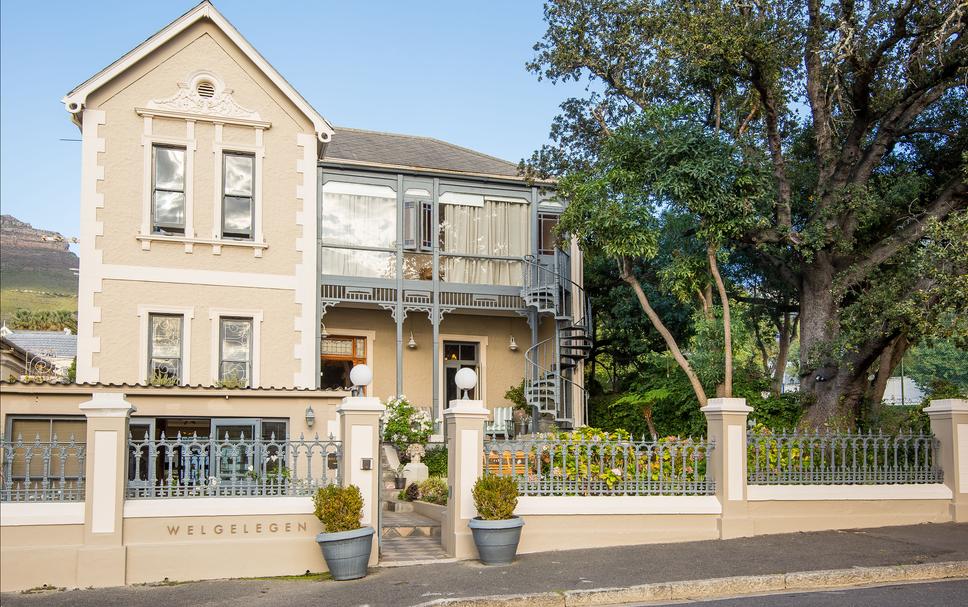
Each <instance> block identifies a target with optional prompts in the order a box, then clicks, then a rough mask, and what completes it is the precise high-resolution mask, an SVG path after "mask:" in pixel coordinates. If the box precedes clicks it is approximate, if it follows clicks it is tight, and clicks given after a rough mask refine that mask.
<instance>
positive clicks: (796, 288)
mask: <svg viewBox="0 0 968 607" xmlns="http://www.w3.org/2000/svg"><path fill="white" fill-rule="evenodd" d="M966 13H968V8H966V5H965V3H964V2H963V1H962V0H932V1H930V2H914V1H911V0H893V1H892V0H863V1H858V2H824V1H821V0H776V1H773V2H759V3H755V2H732V1H726V0H721V1H716V2H702V3H687V4H683V3H675V2H661V1H659V0H624V1H620V2H615V1H611V0H557V1H552V2H548V3H547V4H546V5H545V19H546V22H547V25H548V28H547V32H546V34H545V36H544V38H543V39H542V40H540V41H539V42H538V43H537V44H536V46H535V51H536V55H535V57H534V59H533V61H532V62H531V63H530V64H529V67H530V69H532V71H534V72H535V73H536V74H538V76H539V77H541V78H547V79H550V80H551V81H553V82H558V81H568V80H587V81H589V84H590V85H589V87H588V90H590V91H591V92H590V94H589V96H588V97H586V98H583V99H570V100H568V101H566V102H565V103H563V104H562V111H561V113H560V115H559V116H558V117H557V118H556V119H555V120H554V122H553V123H552V125H551V137H552V144H551V145H548V146H546V147H544V148H543V149H541V150H539V151H538V152H536V153H535V155H534V156H533V157H532V159H531V161H530V162H529V163H528V165H529V166H528V167H527V168H528V169H529V170H530V171H532V172H533V173H537V174H554V175H565V174H574V173H581V172H586V171H590V170H591V171H595V170H596V169H595V168H593V167H596V166H598V167H601V166H602V159H603V158H604V159H605V161H606V162H605V164H606V165H612V166H614V167H616V168H617V167H620V166H621V165H622V163H618V162H615V161H614V160H615V158H614V157H615V150H614V149H610V148H614V144H612V143H610V142H611V141H612V140H613V139H614V137H613V135H611V133H614V132H617V131H618V130H619V128H620V127H621V125H623V124H626V123H628V122H629V121H631V120H634V119H635V118H636V117H637V116H640V115H642V114H648V113H649V112H650V111H653V109H654V108H655V107H656V106H660V107H661V106H668V105H670V104H672V103H681V102H685V103H690V104H691V105H692V106H693V107H701V108H703V111H702V112H701V113H696V114H694V115H693V116H692V117H691V119H692V121H693V122H694V126H699V125H701V126H703V127H706V128H710V129H713V130H714V131H715V132H717V133H718V135H719V137H720V138H721V140H724V141H722V143H724V144H725V143H727V142H728V143H730V144H732V146H733V147H734V149H735V150H738V152H739V153H740V154H741V155H742V156H743V157H744V158H745V159H747V160H749V164H751V165H755V164H756V163H757V162H758V159H759V158H760V157H761V156H762V151H763V150H765V156H766V161H767V164H768V167H769V172H770V186H771V187H770V196H769V197H768V198H765V199H761V200H756V201H754V203H753V204H751V205H750V206H749V207H747V208H745V210H738V209H737V207H735V206H732V205H724V206H719V207H718V208H716V207H715V205H716V204H717V202H716V198H715V197H712V196H711V197H709V198H708V201H707V202H708V205H709V206H706V207H690V210H691V211H692V212H693V213H696V214H698V215H699V219H700V220H701V221H702V222H704V224H705V226H707V227H708V226H713V225H716V218H717V217H719V218H723V217H724V216H725V218H726V219H728V220H730V222H731V223H732V224H733V225H732V228H735V229H730V233H729V234H728V237H729V239H730V240H729V241H728V242H730V243H731V244H733V245H735V248H737V249H740V250H742V251H745V252H746V253H748V254H749V259H751V260H752V261H753V262H754V263H755V264H756V267H757V271H758V272H759V274H761V275H764V276H765V275H769V276H771V277H772V278H774V279H775V280H776V282H778V283H779V284H780V285H782V289H783V292H784V297H781V298H777V299H775V300H774V301H777V302H779V304H780V305H795V306H796V307H797V308H798V313H797V318H798V323H799V332H798V336H799V345H800V347H799V361H798V364H799V369H800V380H801V382H800V383H801V390H802V392H803V393H804V394H805V395H806V396H807V397H808V405H809V410H808V412H807V422H808V423H810V424H812V425H820V424H822V423H824V421H826V420H827V419H828V418H830V417H832V416H836V415H840V414H843V413H844V412H845V411H846V412H847V413H849V414H852V415H855V416H856V415H857V413H858V411H859V410H860V408H861V407H862V405H863V403H864V402H865V401H867V400H870V396H871V392H872V390H873V391H876V389H874V386H872V383H871V380H870V379H868V378H869V376H870V375H874V376H875V380H876V378H881V379H883V369H885V368H889V367H890V366H891V362H892V359H893V358H895V357H896V356H897V353H898V352H900V353H901V354H903V351H904V350H905V349H906V348H907V347H909V344H912V343H917V342H918V341H919V340H921V339H923V338H924V337H925V336H930V335H934V334H936V333H939V332H940V333H945V332H949V331H951V330H953V329H957V326H955V327H952V323H953V321H952V320H951V319H958V318H964V317H965V316H966V314H965V312H966V309H965V308H966V303H965V302H968V297H966V295H968V292H966V291H965V289H966V287H965V285H964V284H963V282H959V281H956V280H952V279H951V278H952V277H956V276H964V275H965V273H966V272H965V266H966V262H965V259H966V258H965V257H962V258H961V259H957V258H955V257H946V256H945V255H944V252H943V251H941V252H940V253H941V257H938V256H937V254H938V253H939V250H938V249H937V248H936V247H935V246H934V243H935V242H936V239H937V238H938V237H940V238H941V239H942V240H946V241H947V242H948V243H954V242H956V241H957V239H958V238H960V239H961V241H968V231H966V230H965V224H964V222H959V221H957V217H958V216H959V215H963V214H964V209H965V208H966V206H968V182H966V176H968V170H966V165H968V162H966V161H968V156H966V154H965V153H964V150H966V149H968V128H966V121H968V99H966V97H968V95H966V92H965V86H964V82H965V77H966V74H968V49H966V43H965V30H966V26H965V24H966ZM640 149H641V148H640ZM657 151H658V152H659V153H660V154H661V153H662V150H661V149H659V150H657ZM650 161H651V160H646V162H650ZM600 177H605V175H604V174H602V175H600ZM611 177H614V180H608V179H598V180H597V181H599V185H592V186H591V188H592V189H593V190H594V189H598V190H599V193H600V194H601V195H599V196H598V198H599V199H600V200H603V201H604V200H605V199H610V200H608V201H607V202H604V203H603V205H602V206H603V208H602V210H601V212H600V213H599V214H598V217H597V219H601V220H602V221H601V223H600V224H599V226H598V228H596V230H597V231H598V232H599V233H600V234H604V232H603V230H614V233H615V234H616V236H619V235H621V238H615V239H613V241H614V242H616V243H618V242H622V241H625V244H623V245H621V246H620V247H619V246H618V245H616V247H615V249H614V250H612V251H611V254H612V256H613V257H616V258H621V257H626V258H627V257H629V256H630V253H633V255H647V256H648V255H654V249H655V246H656V242H657V239H656V238H655V235H656V233H657V231H658V230H657V229H656V228H657V226H656V225H655V222H657V221H658V219H657V215H656V214H655V213H654V211H655V206H654V205H650V204H649V200H650V199H649V196H650V195H652V194H653V193H654V192H653V191H649V192H646V193H642V194H641V196H642V198H641V202H643V203H645V204H642V205H641V208H639V209H637V210H635V211H632V212H628V211H629V207H628V206H627V205H625V204H624V199H625V198H626V197H631V196H634V194H633V192H632V190H633V189H634V188H632V187H625V188H622V187H615V185H617V184H621V183H622V181H623V180H624V177H625V176H624V175H623V171H622V170H618V169H617V170H615V171H614V172H612V174H611ZM608 181H612V182H613V183H612V185H609V186H608V187H605V185H604V184H605V183H606V182H608ZM628 185H630V186H631V185H636V186H638V185H639V184H632V183H630V184H628ZM609 188H610V189H609ZM587 194H588V195H589V197H591V196H590V195H591V194H594V191H592V192H589V193H587ZM650 206H651V207H652V208H649V207H650ZM741 208H742V207H741ZM717 211H721V214H717ZM707 213H710V215H706V214H707ZM590 215H591V216H590V217H589V219H596V217H595V216H594V215H595V214H594V213H590ZM607 215H611V219H607V220H606V216H607ZM738 219H743V220H744V221H735V222H734V221H733V220H738ZM573 225H574V224H573ZM956 230H957V233H956ZM932 231H936V232H937V234H938V236H935V235H932ZM945 232H947V234H946V235H945V234H944V233H945ZM721 236H727V235H725V234H724V235H721ZM721 242H725V241H721ZM604 248H605V249H607V248H608V247H604ZM955 248H957V246H955V245H952V246H951V249H955ZM619 249H621V250H619ZM784 302H786V303H784ZM955 324H956V321H955Z"/></svg>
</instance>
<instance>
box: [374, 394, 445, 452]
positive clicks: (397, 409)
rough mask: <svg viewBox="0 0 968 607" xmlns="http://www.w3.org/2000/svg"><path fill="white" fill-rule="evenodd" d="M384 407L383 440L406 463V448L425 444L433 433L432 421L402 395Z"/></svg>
mask: <svg viewBox="0 0 968 607" xmlns="http://www.w3.org/2000/svg"><path fill="white" fill-rule="evenodd" d="M386 407H387V410H386V418H385V420H386V421H385V423H384V424H383V440H384V442H387V443H391V444H392V445H393V446H394V447H395V448H396V450H397V453H398V454H399V455H400V460H401V461H403V462H408V461H409V458H408V457H407V455H406V451H407V447H409V446H410V445H414V444H417V445H421V446H422V445H426V444H427V441H428V440H430V435H431V434H432V433H433V431H434V424H433V420H431V419H430V413H428V412H427V411H424V410H423V409H418V408H417V407H415V406H414V405H413V403H411V402H410V401H408V400H407V397H406V396H403V395H400V396H396V397H394V398H391V399H390V400H388V401H387V404H386Z"/></svg>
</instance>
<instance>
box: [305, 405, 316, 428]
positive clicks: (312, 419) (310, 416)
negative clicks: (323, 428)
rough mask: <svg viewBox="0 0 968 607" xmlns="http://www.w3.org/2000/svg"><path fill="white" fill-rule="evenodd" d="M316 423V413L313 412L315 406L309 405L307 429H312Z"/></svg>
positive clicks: (307, 409) (307, 408)
mask: <svg viewBox="0 0 968 607" xmlns="http://www.w3.org/2000/svg"><path fill="white" fill-rule="evenodd" d="M315 423H316V412H315V411H313V406H312V405H309V406H308V407H306V427H307V428H312V427H313V424H315Z"/></svg>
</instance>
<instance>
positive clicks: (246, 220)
mask: <svg viewBox="0 0 968 607" xmlns="http://www.w3.org/2000/svg"><path fill="white" fill-rule="evenodd" d="M254 186H255V155H253V154H243V153H240V152H224V153H223V154H222V237H223V238H236V239H239V240H252V239H253V237H254V234H255V232H254V225H255V200H254V191H255V189H254Z"/></svg>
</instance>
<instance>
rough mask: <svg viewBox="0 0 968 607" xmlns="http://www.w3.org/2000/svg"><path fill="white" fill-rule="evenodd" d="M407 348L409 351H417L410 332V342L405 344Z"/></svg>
mask: <svg viewBox="0 0 968 607" xmlns="http://www.w3.org/2000/svg"><path fill="white" fill-rule="evenodd" d="M407 347H408V348H410V349H411V350H416V349H417V342H416V341H415V340H414V338H413V331H411V332H410V341H408V342H407Z"/></svg>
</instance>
